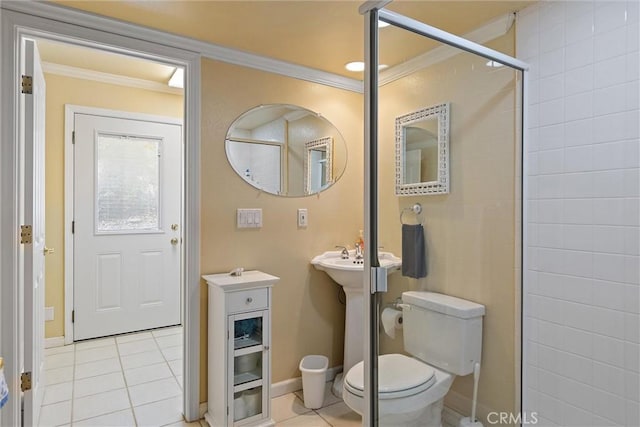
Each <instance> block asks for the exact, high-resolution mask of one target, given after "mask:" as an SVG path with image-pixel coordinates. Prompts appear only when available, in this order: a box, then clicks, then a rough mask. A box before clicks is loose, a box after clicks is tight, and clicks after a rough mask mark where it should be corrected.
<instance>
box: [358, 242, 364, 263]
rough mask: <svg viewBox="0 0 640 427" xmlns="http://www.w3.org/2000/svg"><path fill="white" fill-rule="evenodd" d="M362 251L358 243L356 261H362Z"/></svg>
mask: <svg viewBox="0 0 640 427" xmlns="http://www.w3.org/2000/svg"><path fill="white" fill-rule="evenodd" d="M362 249H363V248H361V247H360V243H358V244H356V259H362V258H364V255H363V254H362Z"/></svg>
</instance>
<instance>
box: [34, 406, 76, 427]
mask: <svg viewBox="0 0 640 427" xmlns="http://www.w3.org/2000/svg"><path fill="white" fill-rule="evenodd" d="M70 421H71V401H70V400H67V401H65V402H60V403H54V404H53V405H46V406H43V407H42V409H40V422H39V424H38V425H40V426H60V425H63V424H69V422H70Z"/></svg>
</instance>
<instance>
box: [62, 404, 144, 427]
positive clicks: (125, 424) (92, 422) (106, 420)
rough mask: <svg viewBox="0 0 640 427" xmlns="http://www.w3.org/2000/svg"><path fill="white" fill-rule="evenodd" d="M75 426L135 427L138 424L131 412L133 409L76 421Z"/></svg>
mask: <svg viewBox="0 0 640 427" xmlns="http://www.w3.org/2000/svg"><path fill="white" fill-rule="evenodd" d="M73 425H74V427H76V426H78V427H105V426H117V427H135V425H136V422H135V419H134V418H133V412H132V411H131V408H129V409H125V410H124V411H118V412H113V413H111V414H107V415H101V416H99V417H95V418H89V419H86V420H82V421H75V422H74V423H73Z"/></svg>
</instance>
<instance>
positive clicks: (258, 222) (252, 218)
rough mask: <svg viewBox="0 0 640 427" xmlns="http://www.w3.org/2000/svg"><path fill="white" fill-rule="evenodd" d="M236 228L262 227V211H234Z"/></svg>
mask: <svg viewBox="0 0 640 427" xmlns="http://www.w3.org/2000/svg"><path fill="white" fill-rule="evenodd" d="M236 227H238V228H260V227H262V209H238V210H237V211H236Z"/></svg>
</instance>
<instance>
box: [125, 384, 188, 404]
mask: <svg viewBox="0 0 640 427" xmlns="http://www.w3.org/2000/svg"><path fill="white" fill-rule="evenodd" d="M181 394H182V390H181V389H180V386H179V385H178V383H177V382H176V380H175V378H173V377H171V378H166V379H164V380H158V381H153V382H149V383H144V384H138V385H134V386H132V387H129V396H130V397H131V404H132V405H133V406H134V407H135V406H140V405H144V404H147V403H151V402H157V401H159V400H165V399H168V398H170V397H175V396H180V395H181Z"/></svg>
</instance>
